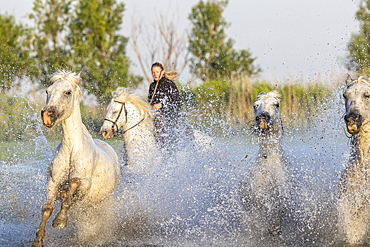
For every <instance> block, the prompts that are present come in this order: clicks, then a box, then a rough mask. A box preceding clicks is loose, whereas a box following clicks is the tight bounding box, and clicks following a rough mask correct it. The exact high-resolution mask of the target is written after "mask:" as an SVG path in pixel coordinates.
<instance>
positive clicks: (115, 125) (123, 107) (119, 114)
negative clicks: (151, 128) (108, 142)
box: [104, 100, 145, 135]
mask: <svg viewBox="0 0 370 247" xmlns="http://www.w3.org/2000/svg"><path fill="white" fill-rule="evenodd" d="M113 102H115V103H120V104H121V109H120V110H119V113H118V116H117V118H116V120H114V121H112V120H110V119H108V118H105V119H104V121H108V122H111V123H112V124H113V125H112V131H113V133H114V132H115V131H114V127H116V128H117V131H116V132H117V133H118V129H119V127H118V125H117V122H118V119H119V118H120V117H121V113H122V110H123V109H124V110H125V116H126V122H125V124H127V109H126V102H120V101H117V100H114V101H113ZM144 119H145V116H144V117H143V118H142V119H141V120H140V121H139V122H137V123H136V124H134V125H133V126H131V127H130V128H128V129H126V130H124V131H123V132H122V134H123V135H124V134H125V133H126V132H127V131H129V130H131V129H133V128H135V127H136V126H138V125H139V124H140V123H141V122H142V121H144Z"/></svg>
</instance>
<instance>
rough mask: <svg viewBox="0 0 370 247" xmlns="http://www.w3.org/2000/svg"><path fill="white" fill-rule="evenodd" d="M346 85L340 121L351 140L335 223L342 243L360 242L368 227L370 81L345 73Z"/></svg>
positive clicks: (341, 181)
mask: <svg viewBox="0 0 370 247" xmlns="http://www.w3.org/2000/svg"><path fill="white" fill-rule="evenodd" d="M346 86H347V89H346V91H345V92H344V93H343V97H344V99H345V106H346V114H345V116H344V121H345V123H346V125H347V130H348V132H349V133H350V134H351V135H352V141H351V157H350V160H349V163H348V165H347V167H346V169H345V170H344V171H343V172H342V174H341V178H340V183H339V195H340V196H339V204H338V205H339V226H340V229H341V233H343V234H344V236H343V237H344V242H347V243H348V244H364V242H365V240H366V234H367V232H368V229H369V226H370V173H369V171H370V132H369V130H370V81H369V79H367V78H364V77H360V78H358V79H357V80H353V79H351V77H350V76H349V75H348V77H347V79H346ZM346 246H347V245H346Z"/></svg>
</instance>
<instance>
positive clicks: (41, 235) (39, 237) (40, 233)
mask: <svg viewBox="0 0 370 247" xmlns="http://www.w3.org/2000/svg"><path fill="white" fill-rule="evenodd" d="M52 212H53V206H52V205H51V201H48V202H47V203H46V204H45V205H44V206H43V207H42V221H41V224H40V227H39V229H38V230H37V231H36V239H35V241H33V243H32V247H40V246H44V240H45V239H46V234H45V226H46V222H47V221H48V219H49V217H50V215H51V213H52Z"/></svg>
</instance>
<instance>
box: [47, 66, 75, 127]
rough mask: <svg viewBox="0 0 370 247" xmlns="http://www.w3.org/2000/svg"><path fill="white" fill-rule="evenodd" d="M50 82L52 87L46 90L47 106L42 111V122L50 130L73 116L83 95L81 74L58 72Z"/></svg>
mask: <svg viewBox="0 0 370 247" xmlns="http://www.w3.org/2000/svg"><path fill="white" fill-rule="evenodd" d="M50 82H51V83H52V85H51V86H49V87H48V88H47V89H46V95H47V98H46V106H45V107H44V109H42V111H41V118H42V121H43V123H44V125H45V126H46V127H49V128H51V127H53V126H54V125H55V124H56V123H58V122H60V121H62V120H64V119H67V118H68V117H69V116H71V114H72V112H73V109H74V107H75V105H74V104H75V102H76V101H77V102H79V96H80V94H81V91H80V88H79V86H78V84H79V83H80V74H76V73H73V72H69V71H64V70H57V71H56V72H55V73H54V74H53V75H52V76H51V78H50Z"/></svg>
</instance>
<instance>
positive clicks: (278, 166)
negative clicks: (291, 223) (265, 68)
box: [238, 91, 290, 236]
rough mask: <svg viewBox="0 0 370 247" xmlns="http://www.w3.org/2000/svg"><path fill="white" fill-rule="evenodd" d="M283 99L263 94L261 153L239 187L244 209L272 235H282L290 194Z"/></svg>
mask: <svg viewBox="0 0 370 247" xmlns="http://www.w3.org/2000/svg"><path fill="white" fill-rule="evenodd" d="M281 99H282V96H281V95H280V94H279V93H278V92H277V91H272V92H269V93H267V94H266V93H260V94H259V95H258V97H257V101H256V102H255V103H254V104H253V108H254V126H253V128H254V131H255V133H256V134H257V136H258V141H259V151H258V153H257V157H256V158H255V160H254V161H253V164H252V165H251V168H250V169H249V171H248V173H247V174H246V175H245V177H244V178H243V179H242V181H241V182H240V184H239V191H238V192H239V197H240V200H241V203H242V205H243V206H244V208H245V209H246V210H247V211H248V212H249V213H252V214H253V215H254V214H257V215H259V216H260V218H261V219H262V220H265V222H264V223H266V224H267V228H268V231H269V233H270V234H271V235H273V236H276V235H280V234H281V232H282V228H281V225H282V220H283V216H284V211H285V208H286V201H287V197H288V193H289V184H290V176H289V173H288V170H287V161H286V158H285V157H284V152H283V149H282V146H281V138H282V135H283V125H282V121H281V117H280V101H281Z"/></svg>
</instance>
